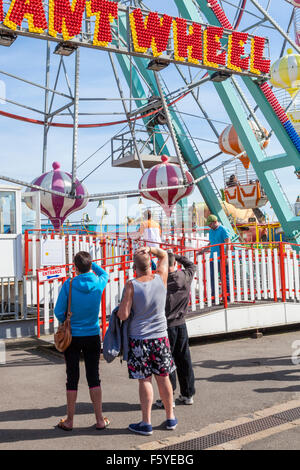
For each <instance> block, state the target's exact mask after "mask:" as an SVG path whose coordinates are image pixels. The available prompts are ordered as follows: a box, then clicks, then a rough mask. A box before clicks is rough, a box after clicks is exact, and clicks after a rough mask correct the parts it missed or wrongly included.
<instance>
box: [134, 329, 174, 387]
mask: <svg viewBox="0 0 300 470" xmlns="http://www.w3.org/2000/svg"><path fill="white" fill-rule="evenodd" d="M127 366H128V373H129V378H130V379H146V378H147V377H151V375H152V374H155V375H160V376H167V375H169V374H170V373H171V372H173V371H174V370H175V369H176V366H175V363H174V361H173V358H172V354H171V350H170V343H169V339H168V338H167V337H166V338H157V339H133V338H129V353H128V361H127Z"/></svg>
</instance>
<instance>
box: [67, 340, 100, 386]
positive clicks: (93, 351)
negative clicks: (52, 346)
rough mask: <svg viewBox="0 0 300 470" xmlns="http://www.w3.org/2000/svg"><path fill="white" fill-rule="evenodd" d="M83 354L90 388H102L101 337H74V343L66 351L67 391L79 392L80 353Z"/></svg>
mask: <svg viewBox="0 0 300 470" xmlns="http://www.w3.org/2000/svg"><path fill="white" fill-rule="evenodd" d="M81 351H82V353H83V358H84V363H85V372H86V379H87V382H88V385H89V388H95V387H99V386H100V378H99V362H100V351H101V342H100V336H99V335H97V336H73V338H72V342H71V344H70V346H69V347H68V349H67V350H66V351H65V360H66V367H67V384H66V388H67V390H69V391H70V390H77V389H78V382H79V361H80V353H81Z"/></svg>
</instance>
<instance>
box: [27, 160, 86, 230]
mask: <svg viewBox="0 0 300 470" xmlns="http://www.w3.org/2000/svg"><path fill="white" fill-rule="evenodd" d="M52 168H53V170H52V171H49V172H48V173H43V174H42V175H41V176H39V177H38V178H36V179H34V180H33V181H32V184H33V185H37V186H41V187H42V188H45V189H51V190H52V191H58V192H60V193H62V195H61V196H59V195H57V194H51V193H46V192H41V212H42V213H43V214H44V215H46V217H48V218H49V219H50V221H51V223H52V225H53V227H54V229H55V230H56V231H59V230H60V228H61V227H62V224H63V222H64V220H65V219H66V217H68V216H69V215H70V214H72V213H73V212H76V211H78V210H81V209H83V208H84V207H86V205H87V203H88V197H87V196H88V192H87V190H86V188H85V186H84V185H83V184H81V183H80V181H79V180H78V179H76V181H75V185H76V190H75V196H80V197H81V198H80V199H69V198H67V197H65V195H66V194H70V193H71V189H72V176H71V175H70V173H66V172H64V171H61V170H60V164H59V163H58V162H54V163H53V164H52ZM34 191H37V189H35V188H31V189H28V190H27V191H26V192H34ZM26 204H27V205H28V206H29V208H30V209H31V207H30V202H29V201H28V202H27V201H26Z"/></svg>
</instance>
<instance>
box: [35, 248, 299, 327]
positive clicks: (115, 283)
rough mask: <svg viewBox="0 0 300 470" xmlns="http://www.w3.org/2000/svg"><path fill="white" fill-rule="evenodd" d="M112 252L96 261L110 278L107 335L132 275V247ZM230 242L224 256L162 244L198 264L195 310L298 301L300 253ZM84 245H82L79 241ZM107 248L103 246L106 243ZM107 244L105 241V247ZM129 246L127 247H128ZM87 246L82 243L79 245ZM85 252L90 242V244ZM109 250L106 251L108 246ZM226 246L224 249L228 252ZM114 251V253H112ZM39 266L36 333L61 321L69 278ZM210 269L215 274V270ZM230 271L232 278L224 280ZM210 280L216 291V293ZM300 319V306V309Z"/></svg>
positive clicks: (104, 306)
mask: <svg viewBox="0 0 300 470" xmlns="http://www.w3.org/2000/svg"><path fill="white" fill-rule="evenodd" d="M114 246H115V249H114V250H113V255H112V256H105V257H104V258H102V259H100V260H98V261H97V262H98V263H99V264H100V265H101V266H102V267H103V268H104V269H106V270H107V272H108V273H109V282H108V284H107V287H106V289H105V290H104V292H103V296H102V301H101V311H100V314H99V315H100V317H101V329H102V336H104V334H105V331H106V328H107V324H108V318H109V315H110V313H111V311H112V310H113V309H114V308H115V306H117V305H118V304H119V302H120V300H121V296H122V292H123V288H124V285H125V283H126V281H127V280H128V279H131V278H133V277H134V272H133V262H132V250H133V249H134V247H133V246H132V247H131V250H130V251H129V252H128V249H127V252H126V248H125V249H124V250H123V248H122V249H121V251H122V250H123V251H125V253H123V254H117V250H116V246H117V245H114ZM263 246H264V245H261V247H259V248H258V247H256V246H255V245H253V246H248V245H241V244H230V245H229V246H228V247H226V248H225V246H224V245H220V256H219V257H218V256H217V254H216V253H214V256H213V257H212V258H211V257H210V253H203V254H199V248H200V247H197V248H191V247H186V246H185V247H183V246H182V245H181V244H179V245H168V244H164V245H162V247H163V248H172V249H173V251H174V252H177V253H179V254H180V253H181V254H184V255H185V256H187V257H189V258H190V259H191V260H192V261H193V262H194V263H195V264H196V266H197V270H196V274H195V276H194V279H193V282H192V286H191V301H190V308H191V311H193V312H195V313H197V312H199V314H200V313H205V309H207V307H214V306H216V307H217V306H220V305H221V304H222V306H223V307H224V309H227V308H228V307H229V306H232V305H234V304H238V305H239V304H240V305H245V304H247V305H250V306H251V304H255V303H257V302H262V301H263V302H269V301H271V302H281V303H284V302H287V301H288V302H294V303H296V302H297V303H298V302H300V256H299V254H298V253H299V252H298V251H296V248H298V247H296V246H294V247H293V248H294V249H293V248H292V247H291V246H290V245H286V244H284V243H282V242H281V243H277V244H274V245H270V244H269V243H268V244H266V245H265V246H266V248H263ZM79 247H80V245H79ZM102 248H103V247H102ZM104 248H105V249H106V246H105V247H104ZM127 248H128V247H127ZM80 249H83V246H82V247H81V248H80ZM86 251H88V250H87V247H86ZM104 251H105V250H104ZM225 251H226V253H225ZM109 254H111V252H110V253H109ZM62 268H64V269H65V273H66V276H68V275H74V270H73V265H72V264H67V265H65V266H63V267H62ZM42 271H43V270H37V295H36V296H37V310H38V311H37V317H38V318H37V321H38V336H39V335H40V334H41V332H42V331H43V332H44V333H45V334H47V333H49V332H50V331H53V328H54V329H55V328H56V327H57V325H58V323H57V320H56V318H55V317H54V314H53V309H54V306H55V302H56V300H57V296H58V293H59V289H60V287H61V285H62V283H63V282H64V280H65V279H66V276H62V277H61V278H59V279H50V280H45V279H44V280H43V279H42V278H41V276H40V273H41V272H42ZM211 273H212V274H211ZM226 276H227V278H228V280H227V279H226ZM212 283H214V286H215V295H214V296H212ZM299 322H300V310H299Z"/></svg>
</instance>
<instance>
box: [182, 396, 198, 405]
mask: <svg viewBox="0 0 300 470" xmlns="http://www.w3.org/2000/svg"><path fill="white" fill-rule="evenodd" d="M178 400H179V401H182V402H183V403H184V404H185V405H192V404H193V403H194V399H193V397H184V396H182V395H179V397H178Z"/></svg>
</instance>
